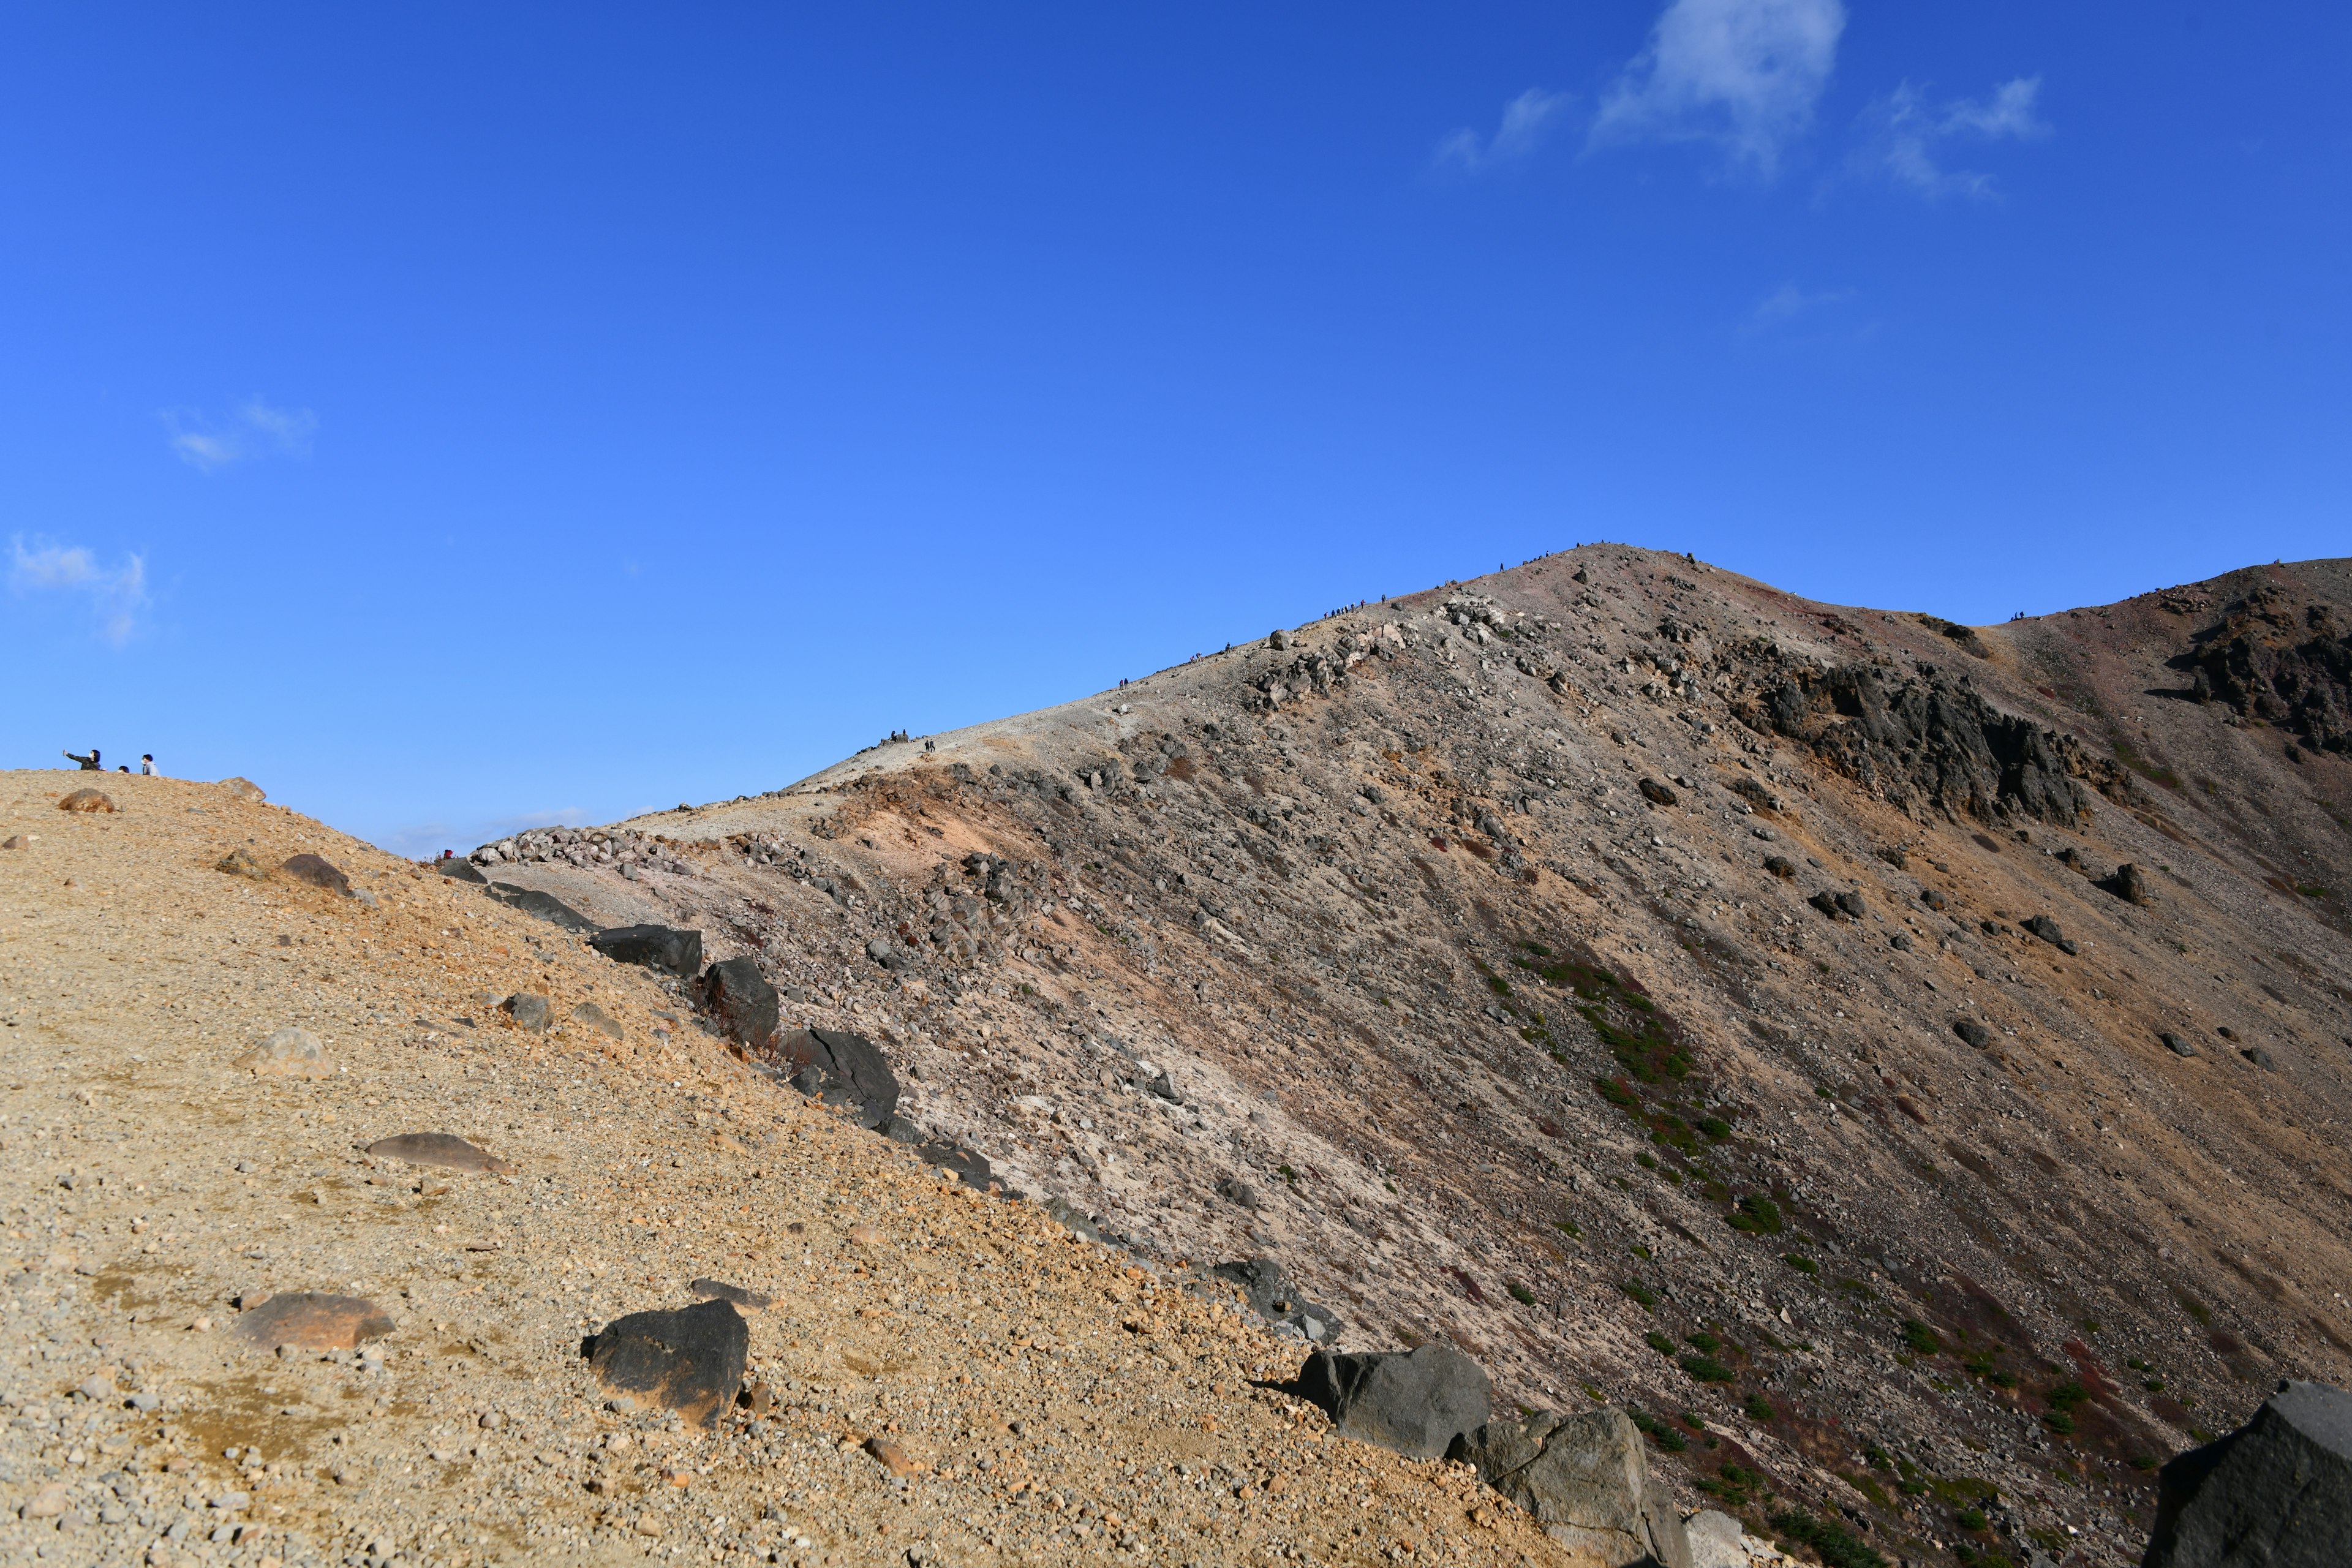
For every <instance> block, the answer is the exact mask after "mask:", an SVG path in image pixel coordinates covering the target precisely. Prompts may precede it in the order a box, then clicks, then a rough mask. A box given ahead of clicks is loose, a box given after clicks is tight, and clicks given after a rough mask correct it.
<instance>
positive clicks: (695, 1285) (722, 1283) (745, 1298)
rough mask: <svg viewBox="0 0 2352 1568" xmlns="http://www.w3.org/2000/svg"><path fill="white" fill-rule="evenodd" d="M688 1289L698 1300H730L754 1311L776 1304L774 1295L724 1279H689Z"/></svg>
mask: <svg viewBox="0 0 2352 1568" xmlns="http://www.w3.org/2000/svg"><path fill="white" fill-rule="evenodd" d="M686 1289H687V1294H688V1295H690V1296H692V1297H693V1298H694V1299H695V1300H698V1301H728V1302H732V1303H733V1304H734V1305H736V1306H738V1307H744V1308H749V1309H750V1310H752V1311H754V1312H761V1311H765V1310H767V1309H769V1308H770V1307H772V1306H774V1305H775V1304H776V1299H775V1298H774V1297H772V1296H763V1295H761V1293H760V1292H759V1291H757V1290H754V1289H751V1288H750V1287H749V1286H746V1285H730V1284H729V1283H728V1282H727V1281H726V1280H724V1279H689V1280H688V1281H687V1282H686Z"/></svg>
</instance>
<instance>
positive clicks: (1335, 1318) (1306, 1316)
mask: <svg viewBox="0 0 2352 1568" xmlns="http://www.w3.org/2000/svg"><path fill="white" fill-rule="evenodd" d="M1211 1272H1212V1273H1213V1274H1215V1275H1216V1276H1218V1277H1219V1278H1220V1279H1230V1280H1232V1281H1233V1282H1234V1284H1236V1285H1238V1286H1240V1287H1241V1288H1242V1290H1243V1293H1244V1294H1245V1295H1247V1296H1248V1297H1249V1304H1250V1310H1252V1311H1254V1312H1255V1313H1256V1314H1257V1315H1258V1316H1259V1317H1261V1318H1264V1319H1265V1321H1267V1322H1269V1323H1272V1324H1273V1325H1274V1326H1275V1327H1276V1328H1277V1329H1284V1328H1288V1329H1295V1330H1297V1331H1298V1333H1299V1334H1300V1335H1301V1336H1303V1337H1304V1338H1305V1339H1306V1340H1307V1342H1308V1343H1309V1344H1318V1345H1322V1344H1328V1343H1330V1342H1332V1341H1333V1340H1335V1339H1337V1338H1338V1337H1339V1330H1340V1329H1341V1328H1342V1327H1343V1326H1344V1325H1343V1324H1342V1323H1341V1322H1340V1321H1339V1314H1338V1313H1337V1312H1334V1311H1332V1310H1330V1309H1329V1308H1328V1307H1318V1306H1317V1305H1316V1304H1315V1303H1314V1302H1312V1301H1309V1300H1307V1299H1306V1298H1305V1297H1303V1296H1301V1295H1299V1293H1298V1289H1297V1287H1296V1286H1294V1285H1293V1284H1291V1282H1290V1276H1289V1274H1288V1273H1287V1272H1286V1271H1285V1270H1284V1268H1283V1267H1282V1265H1281V1264H1279V1263H1277V1262H1276V1261H1275V1260H1274V1259H1273V1258H1249V1259H1247V1260H1246V1261H1244V1262H1241V1263H1220V1264H1218V1265H1217V1266H1216V1268H1213V1269H1212V1270H1211Z"/></svg>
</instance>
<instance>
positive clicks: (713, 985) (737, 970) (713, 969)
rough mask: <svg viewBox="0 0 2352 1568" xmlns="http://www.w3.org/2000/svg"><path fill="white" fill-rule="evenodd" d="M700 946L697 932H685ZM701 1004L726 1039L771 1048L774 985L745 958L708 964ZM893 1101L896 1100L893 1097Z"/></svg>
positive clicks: (775, 1022)
mask: <svg viewBox="0 0 2352 1568" xmlns="http://www.w3.org/2000/svg"><path fill="white" fill-rule="evenodd" d="M687 934H688V935H689V936H692V937H693V938H694V939H695V942H694V945H695V946H696V947H697V948H700V947H701V945H702V937H701V933H700V932H698V931H689V932H688V933H687ZM702 1005H703V1007H704V1009H705V1010H706V1011H707V1012H709V1015H710V1016H711V1018H712V1019H713V1021H715V1022H716V1023H717V1024H718V1025H719V1028H720V1029H721V1030H723V1031H724V1032H725V1033H726V1036H727V1037H728V1038H729V1039H730V1040H733V1041H735V1042H736V1043H737V1044H738V1045H740V1046H743V1047H746V1048H747V1049H751V1050H755V1051H769V1050H772V1049H774V1048H775V1045H776V1035H777V1032H778V1027H779V1026H780V1024H781V1022H782V1015H781V1012H780V1009H779V1006H778V1004H777V1001H776V988H775V987H774V986H772V985H771V984H768V981H767V977H766V976H765V975H763V974H761V973H760V965H759V964H758V963H756V962H755V961H753V960H751V959H749V958H728V959H722V960H720V961H719V963H714V964H712V965H711V966H710V967H709V969H708V970H706V971H705V972H704V973H703V976H702ZM893 1103H894V1104H895V1103H896V1100H893Z"/></svg>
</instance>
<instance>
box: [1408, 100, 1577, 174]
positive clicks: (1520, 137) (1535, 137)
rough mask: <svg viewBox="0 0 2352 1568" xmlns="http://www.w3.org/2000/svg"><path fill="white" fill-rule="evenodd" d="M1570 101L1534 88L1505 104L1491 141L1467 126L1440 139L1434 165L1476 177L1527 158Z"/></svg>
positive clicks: (1432, 159)
mask: <svg viewBox="0 0 2352 1568" xmlns="http://www.w3.org/2000/svg"><path fill="white" fill-rule="evenodd" d="M1569 101H1570V95H1569V94H1567V93H1564V92H1546V91H1544V90H1543V89H1541V88H1536V87H1531V88H1529V89H1528V90H1527V91H1525V92H1523V93H1521V94H1519V96H1518V97H1517V98H1515V99H1513V100H1511V101H1510V102H1508V103H1507V104H1505V105H1503V122H1502V123H1501V124H1500V125H1498V126H1496V129H1495V134H1494V135H1493V136H1492V137H1491V138H1488V139H1487V140H1486V141H1484V142H1481V141H1480V140H1479V137H1478V133H1477V132H1475V131H1473V130H1472V129H1470V127H1468V126H1466V125H1465V126H1463V127H1462V128H1461V129H1460V130H1458V131H1449V132H1446V133H1445V135H1444V136H1443V137H1441V138H1439V139H1438V143H1437V150H1436V152H1434V153H1432V154H1431V155H1430V162H1431V163H1433V164H1434V165H1435V166H1436V167H1438V168H1441V169H1460V170H1461V171H1463V172H1464V173H1465V174H1477V173H1479V172H1480V171H1482V170H1486V169H1491V168H1493V167H1494V166H1495V165H1496V164H1497V163H1509V162H1511V161H1512V160H1514V159H1517V158H1524V157H1526V156H1527V155H1528V153H1532V152H1534V151H1535V150H1536V148H1537V147H1538V145H1539V144H1541V142H1542V141H1543V139H1544V133H1545V132H1546V130H1547V128H1549V126H1550V124H1551V123H1552V121H1554V120H1556V119H1557V118H1559V113H1560V111H1561V110H1564V109H1566V108H1567V107H1568V105H1569Z"/></svg>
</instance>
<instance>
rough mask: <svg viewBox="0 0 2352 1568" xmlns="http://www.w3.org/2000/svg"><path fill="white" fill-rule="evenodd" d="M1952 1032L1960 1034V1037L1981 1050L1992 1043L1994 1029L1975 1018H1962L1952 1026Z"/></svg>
mask: <svg viewBox="0 0 2352 1568" xmlns="http://www.w3.org/2000/svg"><path fill="white" fill-rule="evenodd" d="M1952 1033H1954V1034H1956V1035H1958V1036H1959V1037H1960V1038H1962V1039H1963V1040H1966V1041H1967V1042H1968V1043H1969V1044H1970V1045H1972V1046H1974V1047H1976V1048H1977V1049H1979V1050H1982V1049H1984V1048H1985V1047H1987V1046H1989V1045H1990V1044H1992V1031H1991V1030H1990V1029H1988V1028H1986V1027H1985V1026H1983V1025H1982V1024H1979V1023H1978V1022H1977V1021H1976V1020H1975V1019H1973V1018H1962V1019H1960V1020H1959V1021H1958V1023H1955V1024H1954V1025H1953V1026H1952Z"/></svg>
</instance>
